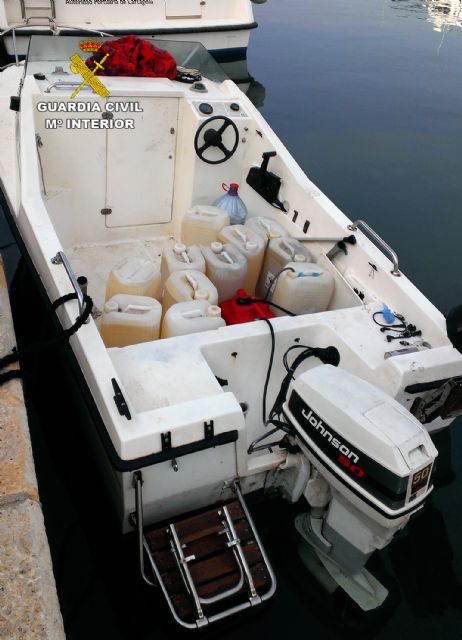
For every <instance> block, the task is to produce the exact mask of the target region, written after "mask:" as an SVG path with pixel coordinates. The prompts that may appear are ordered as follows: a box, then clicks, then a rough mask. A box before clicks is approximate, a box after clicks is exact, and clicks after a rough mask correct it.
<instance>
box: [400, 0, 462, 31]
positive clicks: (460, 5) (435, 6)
mask: <svg viewBox="0 0 462 640" xmlns="http://www.w3.org/2000/svg"><path fill="white" fill-rule="evenodd" d="M391 2H392V3H394V4H395V5H398V6H399V7H400V8H401V9H405V10H406V11H408V12H421V13H423V14H425V13H426V14H428V15H427V16H426V19H427V20H428V22H432V23H433V29H434V30H435V31H438V32H442V31H446V30H447V29H448V28H449V29H450V28H452V27H462V0H423V1H422V2H416V1H415V0H391Z"/></svg>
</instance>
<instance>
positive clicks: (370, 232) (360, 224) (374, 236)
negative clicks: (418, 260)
mask: <svg viewBox="0 0 462 640" xmlns="http://www.w3.org/2000/svg"><path fill="white" fill-rule="evenodd" d="M347 228H348V229H349V230H350V231H357V230H358V229H359V230H360V231H362V232H363V233H364V235H365V236H366V237H367V238H369V240H370V241H371V242H373V243H374V244H375V245H376V246H377V247H378V248H379V249H380V250H381V251H382V253H384V254H385V255H386V256H387V258H388V259H389V260H390V261H391V262H392V263H393V269H392V270H391V272H390V273H392V274H393V275H394V276H397V277H398V276H400V275H401V272H400V270H399V260H398V255H397V253H396V252H395V251H393V249H392V248H391V247H390V245H388V244H387V243H386V242H385V240H383V238H381V237H380V236H379V234H378V233H377V232H376V231H374V229H372V227H370V226H369V225H368V224H367V222H364V220H355V221H354V222H353V224H349V225H348V227H347Z"/></svg>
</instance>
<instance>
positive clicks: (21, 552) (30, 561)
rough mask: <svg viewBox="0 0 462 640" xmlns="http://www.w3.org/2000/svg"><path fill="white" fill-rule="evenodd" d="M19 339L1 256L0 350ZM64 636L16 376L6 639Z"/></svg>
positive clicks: (4, 574)
mask: <svg viewBox="0 0 462 640" xmlns="http://www.w3.org/2000/svg"><path fill="white" fill-rule="evenodd" d="M15 344H16V341H15V336H14V329H13V322H12V318H11V310H10V304H9V298H8V289H7V284H6V280H5V273H4V269H3V262H2V260H1V257H0V355H4V354H7V353H9V352H10V351H11V349H12V347H13V346H14V345H15ZM15 366H16V365H15ZM64 638H65V634H64V627H63V621H62V616H61V612H60V609H59V602H58V597H57V594H56V585H55V580H54V575H53V569H52V564H51V556H50V550H49V547H48V540H47V537H46V532H45V525H44V520H43V514H42V509H41V505H40V500H39V495H38V488H37V479H36V476H35V468H34V460H33V456H32V448H31V442H30V435H29V428H28V421H27V413H26V407H25V405H24V397H23V393H22V384H21V381H20V380H10V381H9V382H7V383H6V384H4V385H3V386H0V639H1V640H62V639H64Z"/></svg>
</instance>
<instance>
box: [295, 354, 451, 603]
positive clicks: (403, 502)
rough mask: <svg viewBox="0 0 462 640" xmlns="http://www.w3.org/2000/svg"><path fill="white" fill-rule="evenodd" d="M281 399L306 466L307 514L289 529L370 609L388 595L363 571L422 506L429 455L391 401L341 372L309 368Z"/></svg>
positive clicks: (419, 431)
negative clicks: (378, 551)
mask: <svg viewBox="0 0 462 640" xmlns="http://www.w3.org/2000/svg"><path fill="white" fill-rule="evenodd" d="M287 398H288V400H287V401H286V402H285V404H284V408H283V410H284V414H285V416H286V418H287V420H288V421H289V422H290V423H291V425H292V426H293V427H294V429H295V434H296V435H295V440H296V441H297V444H298V445H299V446H300V448H301V449H302V451H303V452H304V454H305V455H306V457H307V458H308V460H309V461H310V463H311V472H310V479H309V480H308V482H307V484H306V487H305V490H304V495H305V498H306V499H307V501H308V504H309V505H310V510H309V512H308V513H305V514H301V515H299V516H298V517H297V518H296V522H295V525H296V528H297V530H298V531H299V533H300V534H301V536H302V537H303V538H304V540H306V541H307V542H308V543H309V544H310V545H311V546H312V547H313V548H314V550H315V551H316V554H317V556H318V557H319V559H320V560H321V562H322V564H323V565H324V568H325V571H326V572H327V574H329V576H328V577H329V580H330V582H332V581H335V583H336V584H335V586H337V584H338V585H340V586H341V587H342V588H343V589H344V590H345V591H346V592H347V593H348V594H349V595H350V596H351V597H352V598H353V600H355V601H356V602H357V604H359V606H361V608H363V609H364V610H369V609H373V608H375V607H377V606H379V605H380V604H381V603H382V602H383V601H384V600H385V598H386V596H387V591H386V589H385V588H384V587H383V586H382V585H381V584H380V583H379V582H378V581H377V580H376V579H375V578H374V577H373V576H372V575H371V574H370V573H369V572H367V571H366V570H365V569H364V565H365V563H366V561H367V559H368V558H369V556H370V555H371V554H372V553H373V551H375V550H376V549H381V548H383V547H385V546H386V545H387V544H388V543H389V542H390V541H391V539H392V538H393V536H394V534H395V533H396V532H397V531H398V530H399V529H401V528H402V527H403V526H404V525H405V524H406V523H407V522H408V520H409V518H410V516H411V515H412V514H413V513H415V512H416V511H417V510H418V509H420V508H421V507H422V506H423V504H424V502H425V500H426V498H427V497H428V495H429V494H430V492H431V490H432V488H433V487H432V484H431V475H432V470H433V465H434V462H435V458H436V456H437V455H438V454H437V451H436V448H435V447H434V445H433V443H432V441H431V439H430V437H429V435H428V433H427V432H426V430H425V429H424V428H423V427H422V426H421V425H420V423H419V422H418V421H417V420H416V418H414V417H413V416H412V415H411V414H410V413H409V412H408V411H407V410H406V409H404V408H403V407H402V406H401V405H400V404H399V403H398V402H396V401H395V400H394V399H393V398H391V397H389V396H388V395H386V394H385V393H384V392H383V391H381V390H379V389H377V388H376V387H374V386H373V385H371V384H369V383H368V382H365V381H363V380H361V379H359V378H357V377H356V376H354V375H352V374H350V373H347V372H346V371H345V370H343V369H339V368H335V367H333V366H331V365H322V366H319V367H315V368H313V369H310V370H309V371H307V372H305V373H303V374H302V375H300V376H299V377H298V378H297V379H296V380H295V381H294V382H293V383H292V385H291V388H290V389H289V392H288V394H287ZM316 563H317V565H318V567H319V560H317V559H316ZM316 563H315V564H316ZM324 582H325V581H324Z"/></svg>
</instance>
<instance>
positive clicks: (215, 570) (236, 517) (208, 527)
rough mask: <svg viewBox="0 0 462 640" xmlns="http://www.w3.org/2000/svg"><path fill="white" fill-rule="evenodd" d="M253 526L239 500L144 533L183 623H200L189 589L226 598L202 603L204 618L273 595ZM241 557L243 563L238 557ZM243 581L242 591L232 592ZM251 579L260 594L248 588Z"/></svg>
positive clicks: (209, 596) (270, 578)
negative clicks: (263, 595)
mask: <svg viewBox="0 0 462 640" xmlns="http://www.w3.org/2000/svg"><path fill="white" fill-rule="evenodd" d="M241 499H242V498H241ZM225 507H226V510H227V512H228V514H229V520H228V521H226V517H228V516H226V512H225V511H224V508H225ZM252 526H253V525H251V524H250V522H249V520H248V519H247V517H246V514H245V512H244V510H243V508H242V506H241V504H240V502H239V500H233V501H230V502H228V503H226V504H223V505H214V507H213V508H209V509H207V510H205V511H202V512H201V513H196V514H194V515H192V516H188V517H186V518H182V519H178V520H177V521H175V522H173V523H171V524H170V523H167V524H166V525H162V526H159V525H157V526H155V527H152V528H150V529H149V530H146V531H145V532H144V535H145V540H146V543H147V546H148V549H149V553H150V554H151V558H152V560H153V562H154V563H155V566H156V568H157V571H158V572H159V574H160V579H161V580H162V583H163V586H164V589H165V591H166V597H168V598H169V599H170V602H171V604H172V605H173V607H174V609H175V611H176V614H177V615H178V616H179V617H180V618H181V619H182V620H184V621H187V622H189V623H194V622H195V621H196V616H197V610H196V608H195V604H194V599H193V598H192V597H191V594H190V592H189V591H190V590H192V591H194V590H195V591H196V593H197V596H198V597H199V598H205V599H209V598H216V597H217V596H220V595H221V594H224V596H225V597H222V598H221V599H219V600H217V601H216V602H214V603H202V604H201V606H202V609H203V612H204V615H205V616H208V615H214V614H216V613H217V612H218V613H220V612H222V611H223V610H225V611H226V610H230V609H232V607H234V606H235V605H236V604H237V605H239V606H240V605H241V604H242V603H247V606H249V601H250V600H252V603H254V602H253V601H255V602H256V603H258V602H260V599H259V598H258V596H259V595H260V594H264V593H266V592H268V591H269V589H270V588H271V585H272V583H273V580H272V577H271V575H270V570H268V565H267V562H266V560H265V558H264V556H263V554H262V552H261V550H260V547H259V544H258V542H257V540H256V539H255V534H254V529H253V528H252ZM233 527H234V533H232V531H231V529H232V528H233ZM234 535H235V538H234ZM175 541H176V542H175ZM181 553H182V554H183V555H184V560H183V562H185V566H187V569H185V570H186V571H188V572H189V577H187V578H186V577H185V576H183V575H182V573H181V570H180V568H179V566H178V563H179V562H180V556H179V555H178V554H181ZM239 553H241V554H243V557H244V558H245V560H242V558H239ZM175 554H176V555H175ZM177 557H178V559H177ZM246 572H247V574H246ZM249 574H250V577H249ZM246 575H247V577H246ZM241 576H242V578H241ZM185 579H186V580H187V581H188V580H189V581H190V583H189V584H190V588H187V587H186V586H185ZM241 579H242V583H241V584H242V587H241V588H240V589H234V588H235V587H238V585H239V584H240V580H241ZM252 581H253V587H254V588H255V591H256V594H257V596H255V592H254V591H251V589H250V585H251V583H252ZM227 592H231V593H227ZM252 594H253V595H252ZM220 615H221V613H220Z"/></svg>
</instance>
